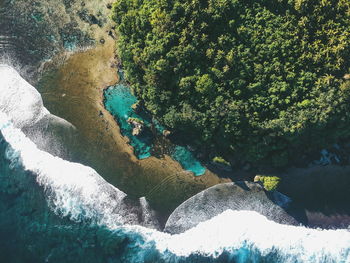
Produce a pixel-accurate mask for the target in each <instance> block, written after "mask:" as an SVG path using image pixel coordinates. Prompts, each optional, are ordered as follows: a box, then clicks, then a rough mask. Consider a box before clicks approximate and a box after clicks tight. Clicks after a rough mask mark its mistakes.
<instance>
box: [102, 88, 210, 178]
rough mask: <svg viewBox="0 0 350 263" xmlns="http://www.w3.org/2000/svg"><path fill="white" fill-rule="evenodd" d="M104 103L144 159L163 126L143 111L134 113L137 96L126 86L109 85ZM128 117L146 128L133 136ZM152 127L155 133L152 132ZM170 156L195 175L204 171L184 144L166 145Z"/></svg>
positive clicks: (138, 154) (137, 153)
mask: <svg viewBox="0 0 350 263" xmlns="http://www.w3.org/2000/svg"><path fill="white" fill-rule="evenodd" d="M104 98H105V100H104V104H105V107H106V109H107V110H108V111H109V112H110V113H111V114H112V115H113V116H114V118H115V119H116V120H117V122H118V124H119V126H120V128H121V132H122V134H123V135H124V136H127V137H128V138H129V139H130V145H131V146H132V147H133V148H134V152H135V155H136V156H137V158H138V159H145V158H148V157H150V156H151V155H152V149H153V146H154V137H155V136H161V134H162V133H163V131H164V130H165V128H164V127H163V126H162V125H161V124H160V123H159V122H158V121H156V120H152V119H151V118H150V116H148V115H147V113H145V112H140V113H139V114H137V113H135V111H134V110H133V108H132V105H133V104H135V103H137V98H136V97H135V96H134V95H133V94H132V93H131V91H130V89H129V87H128V86H126V85H123V84H118V85H115V86H111V87H109V88H108V89H106V90H105V92H104ZM129 118H137V119H140V120H142V121H143V122H144V124H145V126H146V130H145V131H144V132H143V133H142V134H141V135H140V136H133V135H132V129H133V127H132V126H131V125H130V124H129V123H128V119H129ZM152 127H154V129H155V133H156V134H152V132H151V130H152ZM167 147H168V148H169V154H170V156H171V157H172V158H173V159H174V160H176V161H178V162H179V163H180V164H181V166H182V167H183V168H184V169H185V170H187V171H190V172H193V173H194V175H195V176H200V175H203V174H204V173H205V170H206V169H205V167H204V166H203V165H202V164H201V163H200V162H199V161H198V160H197V159H196V158H195V156H194V155H193V154H192V153H191V152H190V151H189V150H188V149H187V148H186V147H184V146H179V145H170V146H169V145H167Z"/></svg>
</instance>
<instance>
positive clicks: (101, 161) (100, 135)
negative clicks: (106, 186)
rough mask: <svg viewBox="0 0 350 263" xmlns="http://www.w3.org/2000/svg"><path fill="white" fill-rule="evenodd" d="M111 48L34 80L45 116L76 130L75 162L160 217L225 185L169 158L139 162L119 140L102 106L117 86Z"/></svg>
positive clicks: (108, 42) (72, 59) (78, 56)
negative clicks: (78, 139) (145, 203)
mask: <svg viewBox="0 0 350 263" xmlns="http://www.w3.org/2000/svg"><path fill="white" fill-rule="evenodd" d="M114 47H115V42H114V40H113V39H112V38H111V37H108V38H106V39H105V43H104V44H101V43H99V44H97V45H96V47H93V48H91V49H88V50H86V51H80V52H77V53H74V54H72V55H70V56H69V57H68V58H67V60H66V61H65V63H61V64H59V65H56V66H55V65H53V64H51V65H47V68H48V70H46V72H45V73H44V74H43V76H42V78H41V79H40V81H39V87H40V88H39V91H40V93H41V94H42V97H43V100H44V104H45V105H46V107H47V108H48V109H49V111H50V112H52V113H53V114H56V115H58V116H60V117H62V118H64V119H66V120H68V121H69V122H71V123H72V124H73V125H74V126H75V127H76V128H77V129H78V131H79V134H80V137H81V140H82V142H81V143H80V144H81V145H80V147H78V152H79V153H77V155H80V154H81V157H80V159H79V160H77V161H80V162H82V163H83V164H88V165H89V166H92V167H93V168H95V169H96V170H97V171H98V172H99V173H100V174H101V175H103V177H104V178H105V179H106V180H107V181H108V182H109V183H111V184H113V185H115V186H117V187H118V188H119V189H121V190H122V191H125V192H126V193H128V195H130V196H134V197H141V196H145V197H146V198H147V200H148V201H149V202H150V204H151V205H152V206H153V207H154V208H155V209H156V210H158V211H159V212H160V213H161V214H164V216H166V215H167V214H168V213H170V212H171V211H172V210H173V209H174V208H175V207H176V206H177V205H179V204H180V203H182V202H183V201H184V200H186V199H187V198H189V197H190V196H193V195H194V194H196V193H198V192H200V191H201V190H204V189H206V188H208V187H210V186H213V185H215V184H218V183H222V182H229V181H230V180H229V179H222V178H219V177H218V176H217V175H215V174H214V173H212V172H210V171H209V170H207V171H206V173H205V174H204V175H202V176H200V177H195V176H193V175H192V174H191V173H190V172H187V171H184V170H183V168H182V167H181V166H180V164H179V163H178V162H176V161H174V160H172V159H171V158H170V157H169V156H165V157H164V158H163V159H157V158H155V157H150V158H147V159H144V160H138V159H137V158H136V157H135V155H134V153H133V149H132V147H131V146H130V145H129V144H128V139H127V138H126V137H124V136H122V135H121V133H120V129H119V127H118V124H117V122H116V121H115V119H114V117H113V116H112V115H111V114H110V113H109V112H108V111H107V110H106V109H105V107H104V105H103V91H104V89H105V88H107V87H108V86H111V85H114V84H116V83H117V82H118V75H117V70H116V69H115V68H114V67H113V65H114V63H115V61H114V59H113V58H114V52H115V48H114ZM53 61H55V59H54V60H53ZM73 87H74V88H73ZM82 116H84V118H82ZM68 147H69V145H68Z"/></svg>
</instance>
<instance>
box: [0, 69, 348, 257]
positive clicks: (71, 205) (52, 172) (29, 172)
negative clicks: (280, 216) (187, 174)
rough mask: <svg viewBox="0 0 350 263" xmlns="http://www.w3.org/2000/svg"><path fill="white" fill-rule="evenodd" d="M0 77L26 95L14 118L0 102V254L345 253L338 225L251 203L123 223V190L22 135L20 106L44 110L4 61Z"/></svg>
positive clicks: (18, 102)
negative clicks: (197, 218)
mask: <svg viewBox="0 0 350 263" xmlns="http://www.w3.org/2000/svg"><path fill="white" fill-rule="evenodd" d="M0 77H1V79H2V80H4V79H5V80H6V79H8V78H12V81H11V83H13V84H14V85H15V84H17V85H20V86H19V87H16V88H18V91H19V92H18V94H14V96H17V100H13V101H12V103H14V104H15V105H12V106H13V107H14V108H15V107H17V108H18V110H21V107H22V105H30V107H27V110H28V112H27V115H26V116H27V118H28V121H26V122H23V121H24V120H23V116H18V115H13V114H12V113H11V111H8V109H7V107H8V106H9V105H8V104H6V103H4V101H2V102H1V104H0V180H1V183H0V255H1V261H2V262H94V263H98V262H133V263H134V262H140V263H141V262H350V232H349V231H348V230H345V229H343V230H321V229H308V228H305V227H301V226H299V227H298V226H288V225H280V224H277V223H275V222H272V221H269V220H267V219H266V218H265V217H264V216H262V215H260V214H258V213H256V212H248V211H232V210H227V211H225V212H223V213H222V214H220V215H218V216H217V217H214V218H212V219H210V220H209V221H206V222H202V223H200V224H199V225H197V226H196V227H194V228H192V229H190V230H188V231H186V232H185V233H182V234H178V235H170V234H167V233H163V232H160V231H157V230H154V229H151V228H147V227H143V226H140V225H137V224H135V223H133V222H134V221H135V220H136V219H135V218H133V217H132V216H131V217H129V218H128V217H127V216H125V215H127V214H128V212H129V211H128V207H126V206H124V205H123V202H122V201H123V199H124V198H125V197H126V194H125V193H123V192H121V191H120V190H118V189H117V188H115V187H113V186H112V185H110V184H108V182H106V181H105V180H104V179H103V178H102V177H101V176H99V175H98V174H97V173H96V172H95V171H94V170H93V169H92V168H90V167H87V166H83V165H81V164H77V163H71V162H68V161H65V160H63V159H60V158H58V157H55V156H53V155H51V154H49V153H47V152H45V151H41V150H39V149H38V148H37V146H36V145H35V144H34V143H33V142H32V141H31V140H30V139H29V138H28V137H26V135H25V134H24V133H23V131H22V129H21V125H22V124H23V123H26V125H28V123H29V120H30V119H31V122H32V123H29V124H30V125H35V122H36V121H37V119H36V118H32V117H33V116H34V115H33V114H32V112H31V111H30V109H31V108H32V109H33V110H38V108H40V109H41V111H39V112H44V113H45V114H49V113H48V112H47V110H46V109H45V108H43V106H42V105H41V104H40V103H41V102H40V100H37V101H36V103H34V101H33V98H35V97H36V96H26V97H25V96H21V94H27V92H25V90H26V89H28V88H29V87H30V86H29V85H27V84H25V85H24V83H25V82H23V81H22V80H21V77H20V76H19V74H17V73H16V72H15V71H14V70H12V69H9V68H8V67H4V66H0ZM2 83H3V82H1V83H0V94H1V95H2V96H4V95H6V96H8V94H4V92H8V89H2ZM21 90H23V92H22V91H21ZM29 100H31V101H29ZM38 103H39V104H40V105H38ZM20 117H21V118H22V119H20V120H19V119H18V118H20ZM198 209H200V208H198ZM193 212H194V213H195V211H193ZM131 214H132V213H131Z"/></svg>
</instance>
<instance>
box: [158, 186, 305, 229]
mask: <svg viewBox="0 0 350 263" xmlns="http://www.w3.org/2000/svg"><path fill="white" fill-rule="evenodd" d="M282 196H283V195H282V194H280V193H278V192H275V193H272V192H271V193H270V192H267V191H265V190H264V188H263V187H262V186H261V185H260V184H256V183H252V182H237V183H226V184H220V185H216V186H213V187H211V188H208V189H206V190H204V191H202V192H200V193H198V194H197V195H195V196H193V197H191V198H190V199H188V200H187V201H185V202H184V203H182V204H181V205H180V206H179V207H177V208H176V209H175V211H174V212H173V213H172V214H171V215H170V217H169V219H168V221H167V222H166V225H165V229H164V231H165V232H168V233H171V234H178V233H182V232H185V231H186V230H188V229H190V228H192V227H195V226H196V225H197V224H199V223H200V222H203V221H207V220H209V219H211V218H213V217H215V216H217V215H219V214H221V213H222V212H224V211H226V210H228V209H231V210H249V211H256V212H258V213H260V214H262V215H264V216H266V217H267V218H268V219H270V220H273V221H275V222H277V223H281V224H288V225H298V224H299V222H298V221H297V220H296V219H295V218H294V217H292V216H291V215H289V214H288V213H287V212H286V211H285V210H284V208H282V207H281V206H280V205H281V203H283V206H284V207H285V205H286V204H285V202H281V199H283V198H281V197H282ZM283 200H287V199H283ZM234 223H235V222H232V224H234Z"/></svg>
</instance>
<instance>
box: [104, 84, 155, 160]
mask: <svg viewBox="0 0 350 263" xmlns="http://www.w3.org/2000/svg"><path fill="white" fill-rule="evenodd" d="M104 96H105V107H106V109H107V110H108V111H109V112H111V113H112V115H113V116H114V117H115V118H116V120H117V121H118V124H119V126H120V128H121V132H122V134H123V135H124V136H127V137H128V138H129V139H130V144H131V146H132V147H134V151H135V155H136V156H137V158H139V159H145V158H148V157H150V156H151V149H152V144H153V140H152V137H151V136H149V135H147V134H146V135H144V134H143V135H142V136H133V135H132V129H133V128H132V126H131V125H130V124H129V123H128V122H127V120H128V119H129V118H130V117H133V118H138V119H142V120H143V121H144V122H145V125H146V126H147V125H149V122H147V121H146V120H144V119H143V118H142V117H141V116H139V115H138V114H136V113H135V112H134V111H133V110H132V108H131V106H132V105H133V104H134V103H136V102H137V99H136V97H135V96H134V95H133V94H132V93H131V92H130V90H129V89H128V88H127V87H125V86H124V85H116V86H112V87H110V88H108V89H107V90H106V91H105V93H104Z"/></svg>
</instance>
